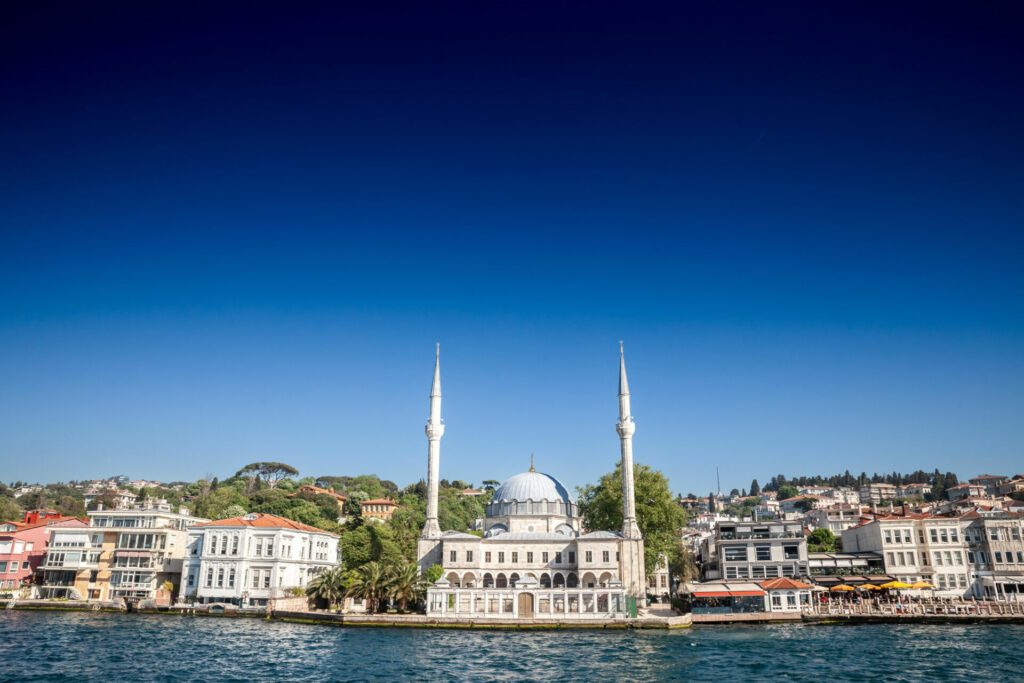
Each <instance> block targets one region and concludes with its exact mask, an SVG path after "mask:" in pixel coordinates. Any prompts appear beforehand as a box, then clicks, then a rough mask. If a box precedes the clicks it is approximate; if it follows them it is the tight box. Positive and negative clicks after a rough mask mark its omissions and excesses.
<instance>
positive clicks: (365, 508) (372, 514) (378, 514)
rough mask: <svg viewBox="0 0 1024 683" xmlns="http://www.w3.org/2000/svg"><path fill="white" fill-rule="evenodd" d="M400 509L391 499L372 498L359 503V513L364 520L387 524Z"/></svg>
mask: <svg viewBox="0 0 1024 683" xmlns="http://www.w3.org/2000/svg"><path fill="white" fill-rule="evenodd" d="M397 509H398V503H396V502H395V501H393V500H391V499H390V498H371V499H370V500H364V501H361V502H360V503H359V513H360V514H361V515H362V516H363V519H366V520H374V521H379V522H386V521H387V520H389V519H391V517H392V515H394V514H395V510H397Z"/></svg>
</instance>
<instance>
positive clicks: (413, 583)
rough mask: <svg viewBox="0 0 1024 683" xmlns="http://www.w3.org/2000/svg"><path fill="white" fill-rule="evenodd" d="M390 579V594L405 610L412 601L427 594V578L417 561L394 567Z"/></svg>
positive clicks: (399, 607)
mask: <svg viewBox="0 0 1024 683" xmlns="http://www.w3.org/2000/svg"><path fill="white" fill-rule="evenodd" d="M388 579H389V580H388V594H389V596H390V597H391V598H392V599H393V600H397V601H398V609H399V610H401V611H403V612H404V611H405V608H406V607H407V606H408V604H409V603H410V602H411V603H416V602H418V601H419V600H421V599H422V598H423V596H425V595H426V594H427V583H426V580H425V579H424V578H423V577H422V576H421V575H420V569H419V567H418V566H417V565H416V563H415V562H410V563H408V564H404V565H397V566H395V567H392V571H391V572H389V576H388Z"/></svg>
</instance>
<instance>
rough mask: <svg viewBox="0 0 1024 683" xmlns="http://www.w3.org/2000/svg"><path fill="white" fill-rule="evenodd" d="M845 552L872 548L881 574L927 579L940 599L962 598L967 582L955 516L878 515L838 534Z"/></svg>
mask: <svg viewBox="0 0 1024 683" xmlns="http://www.w3.org/2000/svg"><path fill="white" fill-rule="evenodd" d="M843 550H844V551H845V552H876V553H879V554H880V555H881V556H882V560H883V562H884V566H885V573H886V574H888V575H890V576H893V577H895V578H896V579H898V580H900V581H903V582H905V583H911V584H913V583H917V582H918V581H927V582H928V583H930V584H931V585H932V586H933V587H934V594H935V595H936V596H940V597H960V596H963V595H964V594H965V593H966V592H967V590H968V586H969V579H968V569H967V558H966V545H965V543H964V539H963V535H962V533H961V531H960V524H959V520H958V519H957V518H955V517H938V516H933V515H929V514H915V513H909V514H900V515H885V516H882V515H879V516H876V517H874V518H873V519H870V518H865V519H864V520H863V521H862V523H861V524H858V525H857V526H854V527H851V528H849V529H846V530H845V531H844V532H843Z"/></svg>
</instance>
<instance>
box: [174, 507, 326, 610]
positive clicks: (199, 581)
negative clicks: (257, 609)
mask: <svg viewBox="0 0 1024 683" xmlns="http://www.w3.org/2000/svg"><path fill="white" fill-rule="evenodd" d="M340 562H341V558H340V557H339V553H338V536H337V535H336V534H332V533H329V532H327V531H323V530H322V529H317V528H316V527H312V526H309V525H307V524H301V523H299V522H294V521H292V520H290V519H286V518H284V517H278V516H277V515H268V514H261V513H251V514H248V515H244V516H242V517H232V518H230V519H220V520H217V521H215V522H207V523H205V524H198V525H196V526H194V527H192V528H191V529H189V534H188V549H187V554H186V560H185V567H184V569H183V570H182V577H181V585H182V589H181V592H180V594H179V595H180V597H179V599H180V600H183V601H185V602H200V603H211V602H221V603H230V604H234V605H240V606H242V607H249V606H264V605H266V604H267V601H268V600H269V599H271V598H280V597H284V596H285V595H286V593H287V590H288V589H289V588H293V587H295V588H302V587H304V586H306V584H308V583H309V581H310V579H312V578H313V577H314V576H316V575H317V574H319V573H320V572H322V571H324V570H326V569H332V568H334V567H337V566H338V565H339V564H340Z"/></svg>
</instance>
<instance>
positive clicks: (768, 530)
mask: <svg viewBox="0 0 1024 683" xmlns="http://www.w3.org/2000/svg"><path fill="white" fill-rule="evenodd" d="M702 554H703V555H704V556H705V557H706V558H708V559H709V560H710V562H709V564H708V566H707V567H704V568H703V570H704V572H705V573H704V576H705V577H706V578H719V577H720V578H724V579H725V580H727V581H728V580H733V579H753V580H761V579H775V578H780V577H790V578H793V577H800V576H807V538H806V537H805V535H804V528H803V523H802V522H798V521H797V522H790V521H771V522H764V523H757V522H728V523H719V524H718V525H717V527H716V529H715V536H714V551H713V552H712V551H711V550H710V548H709V550H708V552H707V553H706V554H705V553H702Z"/></svg>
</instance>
